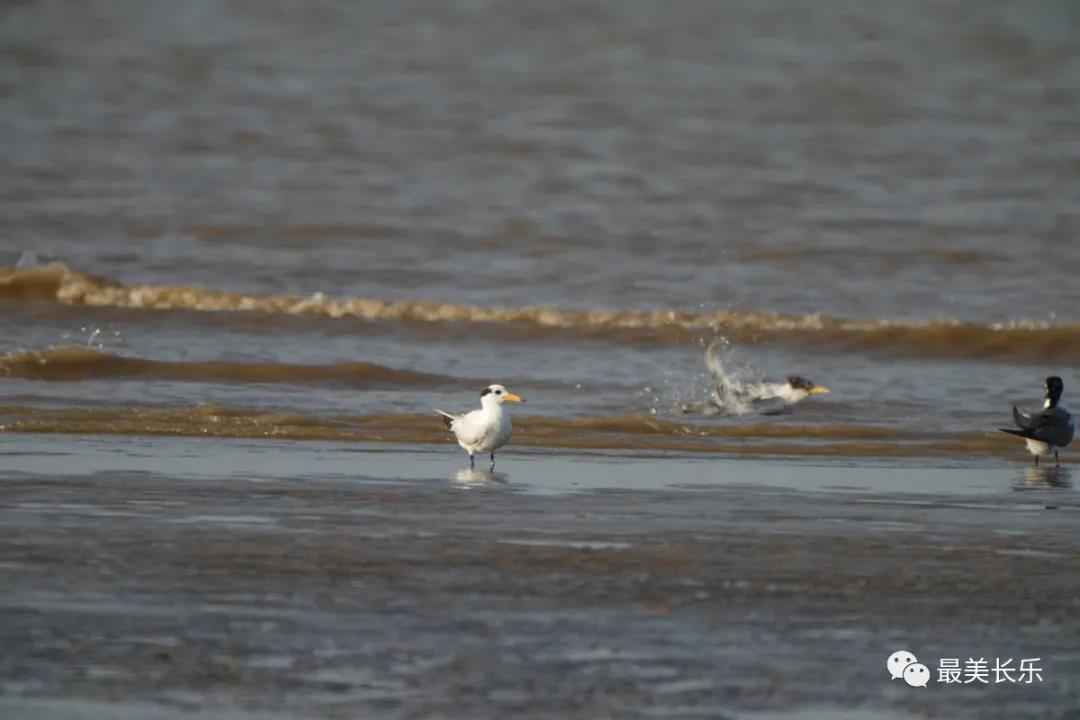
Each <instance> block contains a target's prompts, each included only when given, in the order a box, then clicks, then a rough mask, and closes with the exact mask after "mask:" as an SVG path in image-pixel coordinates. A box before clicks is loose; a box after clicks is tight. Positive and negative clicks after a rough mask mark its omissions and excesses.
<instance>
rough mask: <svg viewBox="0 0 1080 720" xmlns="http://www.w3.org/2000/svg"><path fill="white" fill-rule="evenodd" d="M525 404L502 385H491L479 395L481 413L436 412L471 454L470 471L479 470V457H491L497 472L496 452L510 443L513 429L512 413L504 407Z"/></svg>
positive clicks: (479, 411)
mask: <svg viewBox="0 0 1080 720" xmlns="http://www.w3.org/2000/svg"><path fill="white" fill-rule="evenodd" d="M508 402H525V401H524V400H522V399H521V398H520V397H518V396H517V395H515V394H514V393H512V392H510V391H509V390H507V389H506V388H505V387H503V386H502V385H488V386H487V387H486V388H484V389H483V391H482V392H481V393H480V409H479V410H473V411H472V412H470V413H466V414H464V415H455V414H454V413H448V412H444V411H443V410H436V411H435V412H437V413H439V414H440V415H442V419H443V424H444V425H446V427H447V429H449V430H450V432H452V433H454V437H456V438H457V441H458V445H460V446H461V447H462V448H463V449H464V450H465V452H467V453H469V467H470V468H472V467H475V466H476V459H475V455H476V453H491V469H492V470H494V469H495V451H496V450H498V449H499V448H501V447H502V446H503V445H505V444H506V443H508V442H509V441H510V433H511V432H513V430H514V428H513V426H512V425H511V424H510V413H509V412H508V411H506V410H504V409H503V403H508Z"/></svg>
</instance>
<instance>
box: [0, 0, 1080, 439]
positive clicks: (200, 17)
mask: <svg viewBox="0 0 1080 720" xmlns="http://www.w3.org/2000/svg"><path fill="white" fill-rule="evenodd" d="M1077 27H1080V17H1078V16H1077V10H1076V8H1075V6H1074V5H1073V4H1072V3H1068V2H1054V1H1050V0H1048V1H1047V2H1041V3H1037V4H1036V5H1033V6H1030V7H1024V8H1021V7H1019V6H1017V5H1016V4H1015V3H1009V2H986V3H981V4H980V6H979V9H978V12H975V13H971V12H964V11H960V10H958V9H957V8H955V7H953V5H952V4H951V3H947V2H936V1H933V0H920V1H919V2H916V3H914V4H910V3H909V4H907V5H905V6H904V7H903V8H895V9H883V8H878V7H870V6H866V5H864V4H861V3H841V4H840V5H838V6H833V7H830V8H828V9H824V8H822V9H817V8H814V7H810V6H808V5H806V4H804V3H797V2H790V3H789V2H780V3H771V4H769V5H768V6H761V5H760V4H758V3H752V2H741V1H740V2H734V3H725V4H723V5H722V6H721V5H718V6H712V5H709V4H703V3H689V4H681V5H680V6H679V7H677V8H668V7H662V6H661V5H659V4H655V3H647V2H631V3H624V2H614V1H611V2H607V1H603V0H590V1H589V2H555V3H546V4H545V5H544V7H543V8H532V7H525V6H520V7H519V6H517V5H511V4H503V3H491V2H460V3H434V2H424V1H423V0H417V1H414V2H405V3H397V2H375V3H363V4H361V5H357V4H355V3H347V2H325V3H320V4H319V5H318V7H313V8H306V9H303V10H301V9H300V8H298V7H292V6H290V5H289V4H287V3H285V4H274V5H273V6H272V7H267V6H266V5H265V4H264V3H256V2H246V1H244V2H235V3H228V4H225V3H218V2H210V1H207V2H198V3H194V4H191V3H186V4H185V5H184V6H183V7H182V8H179V7H174V6H173V4H170V3H157V2H149V3H136V2H87V3H80V4H79V7H69V6H68V5H67V4H64V3H59V2H50V1H47V0H40V1H37V2H28V3H16V4H12V5H10V7H6V8H4V10H3V11H2V20H0V56H2V57H3V59H4V62H3V63H0V66H2V69H0V81H2V85H3V88H4V92H3V93H2V95H0V110H2V112H0V118H2V119H0V123H3V135H4V137H5V139H6V142H5V143H4V147H3V149H0V197H2V198H3V202H2V203H0V220H2V222H3V226H4V232H3V234H2V235H0V265H7V266H8V268H9V269H7V270H4V271H2V272H0V304H2V307H3V313H2V314H0V336H2V338H3V340H2V348H0V349H2V350H3V351H4V352H9V353H13V354H12V355H9V356H7V357H5V358H4V359H3V360H0V378H3V379H0V383H2V384H0V392H3V394H4V395H6V396H8V398H9V401H8V402H5V404H9V405H18V406H20V407H23V408H31V409H32V408H39V407H55V406H78V407H90V408H93V407H100V406H102V405H107V406H109V407H110V408H115V407H116V406H121V407H127V408H129V409H130V408H132V407H136V406H139V407H142V406H144V405H151V406H154V407H155V408H160V409H162V410H168V411H181V409H182V408H184V407H191V406H197V405H201V404H206V403H213V404H217V405H220V406H223V407H225V408H228V409H230V410H234V411H237V412H244V411H250V410H252V409H255V410H259V411H263V410H266V411H269V412H280V411H281V410H283V409H286V408H287V409H288V411H289V412H290V413H292V414H302V415H304V416H305V418H307V419H308V420H309V421H310V422H313V423H319V422H323V421H325V420H326V418H327V417H329V416H336V415H340V414H342V413H357V414H363V415H378V416H383V417H385V416H389V415H394V414H401V413H404V414H406V415H408V414H413V413H420V412H427V411H429V410H430V408H431V407H432V406H433V405H435V406H439V407H446V406H450V407H451V408H454V407H468V406H470V405H472V404H473V403H474V402H475V397H474V395H475V393H476V392H477V391H478V388H479V387H483V385H484V384H486V383H487V382H490V381H501V382H503V383H505V384H507V385H509V386H511V387H512V388H513V389H515V390H518V391H519V394H523V395H526V396H528V398H529V400H530V405H529V406H528V409H529V414H530V415H534V416H537V417H540V418H544V419H545V421H546V422H551V421H553V420H554V419H555V418H563V417H569V418H575V417H610V416H625V415H632V414H636V413H644V414H649V415H659V416H661V417H663V416H666V415H672V414H677V408H678V407H680V406H681V405H682V404H683V403H685V402H687V401H692V400H695V399H700V398H701V397H703V396H704V394H705V393H706V392H707V389H708V388H707V384H708V383H707V380H706V378H705V377H704V376H703V375H704V370H705V367H704V363H703V361H702V357H701V352H702V350H703V347H704V345H705V344H707V343H708V342H710V341H712V340H714V339H716V338H718V337H723V338H726V339H728V340H729V341H730V342H731V343H732V347H733V352H734V353H735V354H736V360H735V362H736V363H737V364H739V365H740V366H741V367H745V368H746V369H748V371H750V372H752V373H754V374H759V375H772V376H784V375H787V374H790V373H798V374H801V375H805V376H808V377H810V378H812V379H814V380H816V381H817V382H818V383H820V384H825V385H828V386H829V387H830V388H832V389H833V391H834V392H833V395H832V396H830V397H828V398H814V402H813V403H811V404H807V405H806V406H805V409H804V408H800V412H799V413H798V415H797V416H795V417H791V418H781V419H778V420H775V421H774V422H775V423H779V424H786V425H787V426H790V427H801V428H804V429H805V434H806V436H807V437H808V438H812V437H813V436H814V434H815V432H816V431H815V430H814V429H813V426H815V425H818V424H823V425H837V424H843V425H859V426H865V427H874V428H879V427H885V428H888V429H891V430H895V431H898V432H925V431H935V432H943V433H971V432H980V431H982V432H988V431H992V429H993V428H994V427H996V426H997V425H998V424H1000V422H1001V420H1002V419H1003V418H1002V415H1003V411H1005V413H1006V414H1005V419H1007V409H1008V403H1009V402H1010V401H1020V402H1024V403H1027V404H1031V403H1033V402H1037V401H1038V397H1039V393H1040V386H1041V381H1042V378H1043V377H1045V376H1046V375H1047V374H1049V373H1050V372H1055V373H1058V374H1061V375H1063V376H1065V377H1066V386H1067V388H1068V387H1072V382H1073V380H1074V379H1073V378H1072V376H1071V372H1072V370H1073V369H1074V368H1075V367H1076V366H1077V363H1078V362H1080V357H1078V355H1077V352H1078V351H1077V348H1078V347H1080V312H1078V310H1077V308H1078V307H1080V305H1078V301H1080V285H1077V283H1075V282H1073V281H1072V279H1073V278H1074V277H1075V275H1076V273H1077V271H1080V243H1077V242H1076V240H1075V238H1076V236H1077V231H1078V230H1080V219H1078V217H1080V216H1078V215H1077V211H1076V208H1077V207H1080V194H1078V193H1080V190H1078V188H1080V183H1077V182H1076V179H1077V175H1078V172H1080V164H1078V163H1080V145H1078V144H1077V140H1076V138H1077V135H1076V132H1075V129H1076V125H1075V122H1076V118H1077V117H1078V116H1080V73H1078V72H1077V70H1076V68H1077V63H1078V62H1080V55H1078V52H1077V47H1080V44H1078V43H1077V42H1076V39H1077V36H1076V32H1077ZM50 263H62V264H58V265H54V266H49V264H50ZM16 264H20V265H21V267H19V268H18V269H14V268H13V266H15V265H16ZM69 346H89V347H91V348H92V349H95V350H97V351H100V354H97V355H95V354H92V353H85V354H83V355H80V356H77V355H76V354H75V353H74V352H73V351H72V350H70V349H68V348H69ZM59 380H66V381H69V382H64V383H57V382H54V381H59ZM76 381H77V382H76ZM1067 392H1068V391H1067ZM12 396H16V397H18V398H20V399H19V400H18V401H17V402H12V401H10V398H11V397H12ZM28 415H32V412H31V413H28V412H26V411H23V412H22V414H21V416H20V417H21V418H23V419H26V418H27V417H28ZM31 419H32V422H33V423H35V424H34V425H33V426H34V427H39V428H40V427H42V426H43V425H47V424H49V421H48V419H47V418H44V417H36V418H31ZM672 421H673V422H679V423H687V424H691V425H692V424H693V422H694V421H693V419H692V418H680V417H675V418H673V419H672ZM710 422H711V423H712V424H714V425H715V424H718V423H719V424H723V423H724V422H725V421H724V420H722V419H717V418H714V419H712V420H711V421H710ZM734 422H736V423H739V422H741V421H740V420H736V421H734ZM4 424H5V426H7V427H19V425H18V424H14V425H9V424H8V423H7V422H5V423H4ZM524 426H525V425H523V427H524ZM54 429H57V430H64V429H65V428H64V427H63V426H62V424H61V425H59V426H56V427H54ZM84 429H85V428H84ZM144 429H145V430H146V431H147V432H156V431H158V430H160V429H161V428H160V427H157V426H155V425H154V424H153V423H148V425H147V426H146V427H145V428H144ZM135 430H138V428H132V431H135ZM567 432H571V431H570V430H567ZM639 440H640V437H639V436H638V435H635V434H629V435H626V436H625V437H623V438H621V439H620V443H621V444H622V445H623V446H626V447H628V448H629V447H632V446H633V445H634V444H635V443H636V442H638V441H639ZM994 443H1002V444H1001V445H999V446H998V449H999V450H1000V451H1002V452H1004V451H1005V448H1011V447H1013V446H1012V445H1010V444H1008V443H1007V442H1006V441H1004V440H1000V439H996V438H993V437H992V435H988V436H987V438H986V439H985V441H980V443H976V445H979V447H974V446H973V447H972V450H973V451H979V450H981V449H983V448H982V446H990V445H992V444H994Z"/></svg>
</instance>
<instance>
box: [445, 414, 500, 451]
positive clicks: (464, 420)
mask: <svg viewBox="0 0 1080 720" xmlns="http://www.w3.org/2000/svg"><path fill="white" fill-rule="evenodd" d="M451 429H452V430H453V431H454V435H456V436H457V439H458V440H460V441H461V442H463V443H465V444H466V445H479V444H480V443H481V442H482V441H483V440H484V438H485V437H486V436H487V435H488V434H489V433H491V432H492V431H493V430H494V428H492V426H491V423H489V422H485V420H484V414H483V411H482V410H473V411H472V412H470V413H467V414H465V415H459V416H458V417H457V418H456V419H455V420H454V422H453V427H452V428H451Z"/></svg>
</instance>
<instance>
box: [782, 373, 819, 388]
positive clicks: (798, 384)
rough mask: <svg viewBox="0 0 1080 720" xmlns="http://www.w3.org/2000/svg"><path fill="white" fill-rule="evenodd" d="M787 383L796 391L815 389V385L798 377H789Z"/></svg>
mask: <svg viewBox="0 0 1080 720" xmlns="http://www.w3.org/2000/svg"><path fill="white" fill-rule="evenodd" d="M787 381H788V385H790V386H791V387H793V388H795V389H796V390H811V389H813V387H814V383H812V382H811V381H809V380H807V379H806V378H804V377H800V376H798V375H789V376H788V379H787Z"/></svg>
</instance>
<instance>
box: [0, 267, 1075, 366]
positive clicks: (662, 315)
mask: <svg viewBox="0 0 1080 720" xmlns="http://www.w3.org/2000/svg"><path fill="white" fill-rule="evenodd" d="M0 299H3V300H6V301H8V302H28V301H39V302H40V301H47V302H58V303H64V304H68V305H83V306H92V307H115V308H133V309H140V310H158V311H165V310H186V311H213V312H248V313H263V314H266V315H287V316H322V317H327V318H344V317H351V318H359V319H364V320H377V321H385V322H399V323H408V324H434V323H444V324H445V323H471V324H475V325H477V326H481V325H496V326H498V327H500V328H501V329H506V328H507V327H513V328H515V329H516V331H517V332H516V335H517V336H518V337H525V338H529V337H548V336H550V335H551V334H553V333H565V334H574V335H575V336H578V337H592V338H598V339H606V340H610V341H615V342H670V341H672V340H686V339H693V338H700V337H704V336H706V335H709V334H722V335H724V336H725V337H727V338H728V339H730V340H732V341H740V342H753V341H761V340H768V341H790V342H798V343H800V344H801V345H802V346H804V347H812V346H815V345H818V346H827V347H828V348H830V349H831V350H834V351H835V350H856V351H867V352H880V353H885V354H890V355H904V356H922V357H938V358H978V359H988V360H1002V361H1014V362H1039V363H1049V362H1055V363H1069V364H1080V325H1077V324H1055V323H1049V322H1041V321H1027V320H1020V321H1010V322H1000V323H992V324H976V323H969V322H963V321H960V320H954V319H942V320H934V321H904V320H888V319H861V320H859V319H842V318H832V317H827V316H822V315H819V314H806V315H780V314H774V313H759V312H752V311H742V310H720V311H716V312H705V313H692V312H684V311H680V310H673V309H666V310H608V309H578V310H573V309H557V308H551V307H539V306H521V307H482V306H477V305H468V304H461V303H444V302H435V301H429V300H420V299H418V300H399V301H391V300H381V299H378V298H363V297H353V298H341V299H332V298H329V297H327V296H325V295H323V294H322V293H316V294H314V295H312V296H310V297H300V296H296V295H286V294H268V295H248V294H243V293H236V292H228V291H223V290H213V289H208V288H203V287H199V286H194V285H192V286H174V285H147V284H137V285H123V284H120V283H118V282H115V281H113V280H110V279H108V278H101V277H96V276H93V275H89V274H86V273H82V272H78V271H76V270H72V269H69V268H68V267H66V266H64V265H61V264H53V265H46V266H42V267H29V268H6V269H0Z"/></svg>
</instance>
